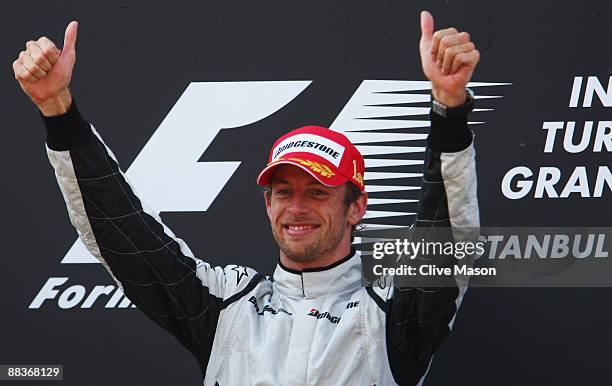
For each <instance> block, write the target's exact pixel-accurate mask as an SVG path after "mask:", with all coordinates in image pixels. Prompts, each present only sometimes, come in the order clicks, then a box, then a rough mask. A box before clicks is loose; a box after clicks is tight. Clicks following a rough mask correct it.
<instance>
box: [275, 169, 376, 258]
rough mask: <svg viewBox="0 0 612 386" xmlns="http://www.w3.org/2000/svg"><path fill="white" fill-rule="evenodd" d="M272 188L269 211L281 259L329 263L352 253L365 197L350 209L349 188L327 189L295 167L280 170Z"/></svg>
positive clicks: (276, 173) (363, 209) (342, 186)
mask: <svg viewBox="0 0 612 386" xmlns="http://www.w3.org/2000/svg"><path fill="white" fill-rule="evenodd" d="M271 188H272V190H271V193H270V197H266V208H267V212H268V217H269V218H270V224H271V226H272V233H273V234H274V238H275V239H276V242H277V243H278V245H279V247H280V250H281V257H282V256H283V255H284V256H285V257H287V258H288V259H289V260H291V261H293V262H308V261H315V260H321V261H325V260H328V259H333V258H337V257H344V256H345V255H346V254H347V253H348V251H349V250H350V238H351V226H352V225H355V224H357V223H358V222H359V220H360V219H361V217H363V214H364V213H365V206H366V205H365V202H366V201H365V194H364V195H363V197H362V198H360V199H358V200H357V202H356V203H353V204H351V205H349V206H347V205H346V204H345V198H346V194H347V189H348V188H347V186H346V185H341V186H338V187H328V186H325V185H323V184H321V183H320V182H318V181H317V180H316V179H314V178H313V177H312V176H311V175H310V174H308V173H306V172H305V171H304V170H302V169H300V168H298V167H296V166H292V165H280V166H279V167H278V168H277V170H276V172H275V173H274V176H273V177H272V184H271ZM337 255H339V256H337Z"/></svg>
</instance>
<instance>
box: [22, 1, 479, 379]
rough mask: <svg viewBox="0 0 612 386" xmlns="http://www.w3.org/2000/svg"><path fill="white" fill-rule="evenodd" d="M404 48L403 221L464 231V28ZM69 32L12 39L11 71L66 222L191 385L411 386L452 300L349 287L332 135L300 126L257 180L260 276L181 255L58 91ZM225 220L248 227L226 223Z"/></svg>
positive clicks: (468, 160)
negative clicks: (417, 146) (406, 187)
mask: <svg viewBox="0 0 612 386" xmlns="http://www.w3.org/2000/svg"><path fill="white" fill-rule="evenodd" d="M421 30H422V37H421V42H420V53H421V60H422V65H423V70H424V73H425V75H426V76H427V78H428V79H429V80H430V81H431V82H432V87H433V88H432V94H433V98H434V99H435V101H436V102H434V103H435V112H432V114H431V119H432V127H431V132H430V135H429V138H428V148H427V154H426V163H425V171H424V178H423V181H424V183H423V189H422V192H421V200H420V205H419V210H418V214H417V220H416V225H417V226H426V227H431V226H434V225H436V226H455V227H456V226H472V227H475V226H478V204H477V200H476V193H475V189H476V185H475V169H474V150H473V146H472V134H471V132H470V130H469V129H468V126H467V118H466V117H467V113H468V112H469V111H470V110H471V107H472V106H473V98H472V96H471V95H470V93H468V92H467V91H466V88H465V87H466V84H467V83H468V81H469V79H470V78H471V75H472V73H473V71H474V68H475V66H476V63H477V62H478V60H479V53H478V51H477V50H476V49H475V47H474V44H473V43H472V42H470V38H469V35H468V34H467V33H459V32H458V31H457V30H455V29H453V28H450V29H444V30H440V31H437V32H436V33H435V34H434V33H433V18H432V16H431V15H430V14H429V13H428V12H423V13H422V14H421ZM76 36H77V24H76V22H72V23H70V24H69V25H68V27H67V29H66V34H65V39H64V46H63V50H61V51H60V50H59V49H57V48H56V47H55V45H54V44H53V43H52V42H51V41H50V40H49V39H47V38H45V37H42V38H40V39H38V40H37V41H35V42H34V41H30V42H28V43H27V44H26V50H25V51H23V52H21V53H20V55H19V58H18V59H17V60H16V61H15V62H14V63H13V68H14V71H15V77H16V79H17V80H18V81H19V84H20V85H21V87H22V89H23V90H24V91H25V93H26V94H27V95H28V96H29V97H30V98H31V99H32V101H33V102H34V103H35V104H36V105H37V107H38V108H39V110H40V111H41V113H42V115H43V116H44V118H43V119H44V123H45V126H46V128H47V146H48V155H49V159H50V161H51V164H52V165H53V167H54V169H55V172H56V176H57V180H58V183H59V185H60V188H61V190H62V193H63V195H64V198H65V200H66V203H67V205H68V211H69V215H70V219H71V221H72V223H73V224H74V225H75V227H76V228H77V231H78V233H79V235H80V237H81V239H82V240H83V242H84V243H85V245H86V246H87V248H88V249H89V251H90V252H91V253H92V254H93V255H94V256H96V257H97V258H98V259H100V261H101V262H102V263H103V264H104V265H105V266H106V268H107V269H109V271H110V273H111V275H112V276H113V277H114V278H115V279H116V280H117V281H118V283H120V285H121V286H122V288H123V291H124V292H125V294H126V295H127V296H128V297H129V298H130V299H131V300H132V302H134V304H136V305H137V306H138V308H139V309H140V310H141V311H142V312H144V313H145V314H146V315H147V316H148V317H149V318H151V319H152V320H153V321H155V322H156V323H158V324H159V325H160V326H161V327H163V328H164V329H166V330H167V331H168V332H170V333H171V334H173V335H174V336H175V337H176V338H177V339H178V340H179V341H180V342H181V344H183V345H184V346H185V347H186V348H187V349H188V350H190V351H191V352H192V353H193V354H194V355H195V356H196V357H197V359H198V363H199V364H200V366H201V370H202V373H203V375H204V385H247V384H253V385H255V384H256V385H393V384H400V385H415V384H418V383H420V382H422V379H423V378H424V376H425V373H426V372H427V369H428V367H429V364H430V361H431V358H432V356H433V354H434V352H435V351H436V350H437V349H438V348H439V347H440V345H441V344H442V342H443V340H444V339H445V337H446V336H447V335H448V333H449V331H450V327H451V325H452V322H453V319H454V315H455V312H456V310H457V307H458V304H459V302H460V300H461V296H462V293H461V292H460V291H459V289H458V288H457V286H451V287H440V288H415V287H410V288H401V287H396V288H394V287H387V288H381V287H363V285H362V280H361V278H362V272H361V271H362V270H361V260H360V257H359V254H357V253H356V252H355V251H354V249H352V248H351V245H350V243H351V235H352V230H353V227H354V226H355V225H356V224H358V223H359V221H360V220H361V218H362V217H363V216H364V214H365V211H366V205H367V195H366V193H365V187H364V171H365V167H364V160H363V157H362V156H361V154H359V152H358V151H357V149H356V148H355V147H354V146H353V145H352V144H351V143H350V142H349V141H348V140H347V139H346V137H344V136H343V135H342V134H339V133H336V132H333V131H330V130H328V129H325V128H321V127H313V126H307V127H303V128H300V129H297V130H294V131H292V132H290V133H288V134H286V135H284V136H282V137H281V138H279V139H278V140H277V141H276V142H275V144H274V145H273V147H272V150H271V152H270V158H269V164H268V165H267V166H266V168H265V169H264V170H263V171H262V172H261V174H260V175H259V177H258V179H257V182H258V184H260V185H261V186H264V187H265V194H264V200H265V205H266V209H267V213H268V217H269V219H270V224H271V227H272V232H273V234H274V237H275V239H276V241H277V243H278V245H279V248H280V257H279V262H278V266H277V268H276V270H275V272H274V275H273V276H272V277H266V276H264V275H262V274H260V273H257V272H255V271H254V270H252V269H250V268H246V267H241V266H236V265H229V266H226V267H225V268H221V267H214V266H212V265H209V264H208V263H206V262H204V261H202V260H199V259H196V258H194V257H193V256H192V254H191V252H190V251H189V249H188V247H187V246H186V245H185V244H184V243H183V241H182V240H180V239H177V238H175V237H174V235H173V234H172V232H171V231H170V230H169V229H167V228H166V227H165V226H164V225H163V224H162V223H161V221H160V219H159V217H158V216H157V214H156V213H155V212H152V211H150V210H149V209H148V208H146V207H145V206H144V204H143V203H141V202H140V200H139V199H138V198H137V196H136V195H135V194H134V192H133V191H132V189H131V187H130V185H129V184H128V182H127V181H126V179H125V178H124V176H123V174H122V173H121V171H120V169H119V167H118V165H117V163H116V160H115V158H114V156H113V155H112V153H111V152H110V151H109V150H108V149H107V148H106V146H105V145H104V143H103V141H102V139H101V138H100V137H99V135H98V134H97V132H96V131H95V130H94V129H93V127H92V126H91V125H90V124H89V123H87V122H86V121H85V120H84V119H83V118H82V117H81V116H80V114H79V112H78V109H77V107H76V104H75V102H74V101H73V100H72V96H71V95H70V92H69V91H68V86H69V84H70V78H71V74H72V69H73V66H74V63H75V60H76V51H75V44H76ZM237 226H248V225H244V224H239V225H237Z"/></svg>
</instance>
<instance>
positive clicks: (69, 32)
mask: <svg viewBox="0 0 612 386" xmlns="http://www.w3.org/2000/svg"><path fill="white" fill-rule="evenodd" d="M78 27H79V23H78V22H76V21H71V22H70V24H68V27H66V32H65V33H64V47H63V48H62V54H63V53H64V52H66V53H69V54H72V55H74V54H75V53H76V40H77V28H78Z"/></svg>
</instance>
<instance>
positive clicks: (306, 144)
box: [270, 134, 344, 167]
mask: <svg viewBox="0 0 612 386" xmlns="http://www.w3.org/2000/svg"><path fill="white" fill-rule="evenodd" d="M295 152H307V153H312V154H316V155H318V156H320V157H323V158H325V159H326V160H328V161H329V162H331V163H332V164H334V165H335V166H336V167H339V166H340V161H341V160H342V155H343V154H344V146H342V145H340V144H338V143H336V142H334V141H331V140H329V139H327V138H324V137H321V136H318V135H313V134H297V135H294V136H291V137H289V138H287V139H285V140H283V141H282V142H281V143H279V144H278V145H277V146H276V147H275V148H274V150H273V151H272V154H273V156H272V159H271V160H270V162H273V161H275V160H277V159H278V158H279V157H281V156H282V155H283V154H286V153H295Z"/></svg>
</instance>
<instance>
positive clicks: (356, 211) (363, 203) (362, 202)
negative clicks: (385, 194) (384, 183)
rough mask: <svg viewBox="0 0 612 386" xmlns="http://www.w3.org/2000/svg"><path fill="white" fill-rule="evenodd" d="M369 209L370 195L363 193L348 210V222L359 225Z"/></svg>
mask: <svg viewBox="0 0 612 386" xmlns="http://www.w3.org/2000/svg"><path fill="white" fill-rule="evenodd" d="M367 207H368V193H366V192H365V191H363V192H361V195H360V196H359V198H357V200H355V201H354V202H353V203H351V205H350V206H349V208H348V221H349V223H350V224H351V225H357V224H359V222H360V221H361V219H362V218H363V216H365V212H366V208H367Z"/></svg>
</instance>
